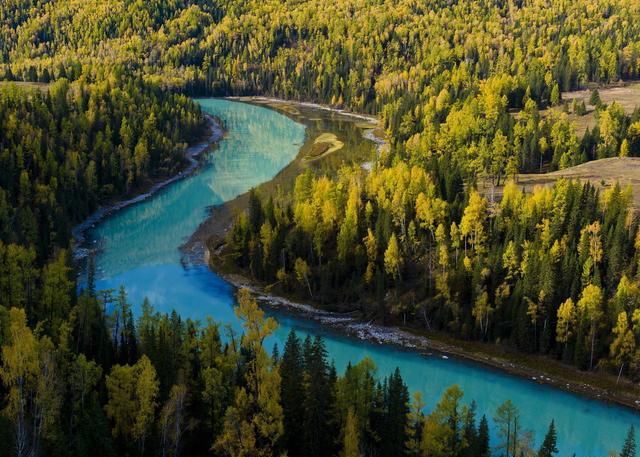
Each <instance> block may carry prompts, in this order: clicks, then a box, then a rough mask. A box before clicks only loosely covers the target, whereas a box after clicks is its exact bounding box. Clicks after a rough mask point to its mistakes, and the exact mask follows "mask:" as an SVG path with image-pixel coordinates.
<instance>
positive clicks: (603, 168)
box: [479, 157, 640, 211]
mask: <svg viewBox="0 0 640 457" xmlns="http://www.w3.org/2000/svg"><path fill="white" fill-rule="evenodd" d="M561 178H566V179H576V180H580V181H589V182H590V183H591V184H593V185H594V186H596V187H597V188H598V189H600V190H602V189H605V188H607V187H610V186H612V185H614V184H615V183H616V182H618V183H620V185H621V186H622V187H626V186H631V189H632V190H633V207H634V209H635V210H636V211H638V210H640V157H623V158H620V157H612V158H608V159H600V160H592V161H591V162H586V163H583V164H580V165H576V166H575V167H570V168H565V169H564V170H558V171H554V172H551V173H542V174H539V173H532V174H520V175H518V181H517V184H518V186H520V187H521V188H523V189H524V190H525V192H531V191H532V190H533V188H534V187H536V186H552V185H553V184H554V183H555V182H556V181H557V180H559V179H561ZM479 187H480V189H479V190H480V191H481V192H482V193H483V194H484V195H485V196H486V197H487V198H489V199H491V196H492V188H491V185H490V183H489V182H488V181H486V182H483V183H481V184H480V185H479ZM502 188H503V186H500V187H496V188H495V189H493V198H494V199H495V201H499V200H500V199H501V198H502Z"/></svg>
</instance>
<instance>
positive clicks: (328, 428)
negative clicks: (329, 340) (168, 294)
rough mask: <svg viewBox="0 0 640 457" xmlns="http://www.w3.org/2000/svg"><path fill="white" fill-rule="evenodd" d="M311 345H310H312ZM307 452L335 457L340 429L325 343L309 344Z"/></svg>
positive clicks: (317, 338) (306, 398)
mask: <svg viewBox="0 0 640 457" xmlns="http://www.w3.org/2000/svg"><path fill="white" fill-rule="evenodd" d="M308 342H309V344H308ZM305 365H306V367H305V368H306V370H305V371H306V372H305V399H304V407H305V414H304V421H303V429H304V450H305V454H306V455H307V456H309V457H329V456H332V455H334V454H335V448H336V439H337V438H338V435H339V433H338V431H339V430H338V429H337V427H336V424H337V422H336V418H335V382H334V377H333V376H332V370H331V368H330V367H329V365H328V363H327V351H326V348H325V346H324V341H323V340H322V338H320V337H316V338H315V340H313V342H312V343H311V342H310V340H309V339H308V340H306V341H305Z"/></svg>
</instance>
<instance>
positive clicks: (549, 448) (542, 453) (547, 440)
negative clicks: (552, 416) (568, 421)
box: [538, 420, 558, 457]
mask: <svg viewBox="0 0 640 457" xmlns="http://www.w3.org/2000/svg"><path fill="white" fill-rule="evenodd" d="M557 440H558V438H557V435H556V425H555V423H554V421H553V420H552V421H551V423H550V424H549V430H548V431H547V434H546V436H545V437H544V441H543V442H542V446H540V449H539V450H538V457H553V456H554V455H555V454H557V453H558V447H557Z"/></svg>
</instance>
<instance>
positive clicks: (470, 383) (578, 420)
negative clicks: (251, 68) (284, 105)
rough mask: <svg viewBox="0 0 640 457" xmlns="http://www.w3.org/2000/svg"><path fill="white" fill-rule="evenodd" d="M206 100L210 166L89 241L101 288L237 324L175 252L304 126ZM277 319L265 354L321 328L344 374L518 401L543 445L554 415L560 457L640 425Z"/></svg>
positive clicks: (206, 278) (616, 439) (609, 444)
mask: <svg viewBox="0 0 640 457" xmlns="http://www.w3.org/2000/svg"><path fill="white" fill-rule="evenodd" d="M199 103H200V104H201V105H202V107H203V109H204V110H205V111H206V112H208V113H210V114H212V115H214V116H217V117H219V118H220V119H222V120H223V122H224V124H225V126H226V129H227V131H228V133H227V135H226V136H225V138H224V139H222V140H221V141H220V142H219V144H218V146H217V148H215V150H214V152H210V153H207V154H206V155H205V156H204V157H203V166H202V167H201V168H200V169H199V170H198V171H197V172H196V173H195V174H193V175H192V176H190V177H187V178H185V179H183V180H181V181H178V182H176V183H174V184H172V185H170V186H168V187H167V188H165V189H164V190H162V191H160V192H159V193H157V194H156V195H154V196H153V197H151V198H149V199H147V200H145V201H143V202H140V203H138V204H135V205H133V206H129V207H127V208H125V209H122V210H120V211H118V212H116V213H114V214H113V215H111V216H109V217H107V218H105V219H104V220H103V221H102V222H100V223H99V224H97V225H96V226H95V227H94V228H93V229H92V230H91V232H90V233H88V237H87V238H88V242H89V243H97V245H99V246H101V250H100V253H99V255H98V257H97V258H96V261H95V263H96V286H97V288H98V289H107V288H117V287H119V286H120V285H124V286H125V287H126V289H127V293H128V296H129V301H130V302H131V303H132V304H133V305H134V309H140V305H141V303H142V301H143V299H144V297H148V298H149V300H150V301H151V303H152V304H153V305H154V307H155V308H156V309H157V310H158V311H161V312H170V311H171V310H174V309H175V310H176V311H177V312H178V313H179V314H180V315H181V316H182V317H183V318H188V317H189V318H193V319H200V320H204V319H205V318H206V317H207V316H211V317H212V318H213V319H214V320H216V321H217V322H219V323H223V324H230V325H231V326H232V327H234V328H235V329H236V330H240V328H241V327H240V323H239V321H238V319H237V318H236V317H235V315H234V313H233V305H234V290H233V288H232V287H231V286H230V285H229V284H227V283H226V282H225V281H224V280H223V279H221V278H220V277H218V276H217V275H216V274H214V273H212V272H211V271H210V270H209V269H208V268H207V267H205V266H185V265H184V264H183V263H181V254H180V252H179V250H178V248H179V246H180V245H181V244H182V243H184V241H185V240H186V239H187V238H188V237H189V236H190V235H191V234H192V233H193V232H194V231H195V230H196V228H197V227H198V225H199V224H200V223H201V222H202V221H203V220H204V219H205V218H206V215H207V211H206V209H207V207H208V206H211V205H215V204H219V203H222V202H225V201H227V200H230V199H232V198H234V197H236V196H237V195H239V194H242V193H244V192H246V191H247V190H249V189H250V188H251V187H254V186H256V185H258V184H260V183H262V182H265V181H269V180H270V179H272V178H273V177H274V176H275V175H276V174H277V173H278V172H279V171H280V170H281V169H283V168H284V167H285V166H286V165H287V164H288V163H289V162H290V161H291V160H293V159H294V158H295V157H296V155H297V153H298V150H299V148H300V147H301V145H302V144H303V143H304V140H305V126H304V125H302V124H300V123H297V122H295V121H293V120H292V119H291V118H289V117H287V116H284V115H283V114H281V113H279V112H277V111H274V110H272V109H269V108H265V107H261V106H255V105H251V104H247V103H241V102H234V101H228V100H220V99H202V100H199ZM273 315H274V316H275V317H276V318H277V319H278V321H279V324H280V326H279V328H278V330H277V332H276V334H275V335H274V336H273V337H272V339H271V341H269V342H268V350H270V348H271V345H272V344H273V343H274V342H277V343H278V345H279V347H280V348H282V347H283V342H284V340H285V339H286V336H287V334H288V333H289V331H290V330H291V329H294V330H296V331H297V332H299V334H300V336H304V335H305V334H314V335H315V334H321V335H323V336H324V338H325V341H326V345H327V350H328V353H329V358H330V359H332V360H333V361H334V362H335V365H336V368H337V369H338V371H339V372H342V370H344V368H345V367H346V365H347V363H348V362H350V361H351V362H353V363H356V362H358V361H359V360H361V359H362V358H364V357H370V358H371V359H373V360H374V361H375V363H376V366H377V367H378V375H379V376H380V377H381V376H386V375H387V374H389V373H391V372H392V370H394V369H395V368H396V367H399V368H400V370H401V372H402V376H403V378H404V379H405V381H406V383H407V384H408V386H409V389H410V391H412V392H413V391H417V390H420V391H422V393H423V395H424V399H425V402H426V404H427V408H426V409H427V410H429V409H430V408H431V407H433V405H434V404H435V402H436V401H437V400H438V398H439V397H440V395H441V394H442V393H443V391H444V390H445V389H446V388H447V387H448V386H450V385H452V384H458V385H459V386H460V387H461V388H462V390H463V391H464V393H465V401H469V402H470V401H471V400H475V401H476V402H477V406H478V414H479V415H482V414H486V415H487V418H489V419H490V421H491V418H492V417H493V415H494V412H495V410H496V408H497V407H498V405H500V404H501V403H502V402H503V401H505V400H507V399H511V400H512V401H513V402H514V403H515V404H516V405H517V407H518V409H519V411H520V416H521V423H522V426H523V427H524V428H525V429H529V430H532V431H533V432H534V434H535V443H536V448H537V446H539V444H540V442H541V440H542V438H543V437H544V434H545V432H546V429H547V427H548V425H549V422H550V421H551V420H552V419H555V422H556V428H557V432H558V445H559V449H560V454H559V455H560V456H561V457H566V456H571V455H572V454H574V453H575V455H576V456H578V457H588V456H591V457H604V456H606V455H607V454H608V452H609V451H610V450H612V449H616V450H619V449H620V448H621V447H622V443H623V441H624V437H625V435H626V431H627V428H628V427H629V425H631V424H634V425H635V427H636V430H640V415H639V414H636V413H634V412H632V411H630V410H627V409H625V408H621V407H617V406H611V405H608V404H605V403H601V402H598V401H594V400H589V399H586V398H582V397H579V396H575V395H572V394H569V393H565V392H563V391H559V390H556V389H552V388H550V387H547V386H542V385H539V384H537V383H535V382H533V381H529V380H526V379H520V378H517V377H514V376H510V375H506V374H503V373H499V372H496V371H494V370H489V369H485V368H482V367H480V366H478V365H475V364H470V363H466V362H462V361H458V360H454V359H453V358H450V359H443V358H441V357H440V356H436V355H434V356H424V355H420V354H417V353H413V352H409V351H403V350H401V349H398V348H396V347H390V346H384V345H378V344H372V343H368V342H366V341H361V340H358V339H355V338H350V337H345V336H342V335H339V334H336V333H334V332H332V331H331V330H329V329H326V328H324V327H322V326H320V325H319V324H317V323H314V322H310V321H306V320H304V319H299V318H294V317H291V316H285V315H280V314H277V313H274V314H273ZM494 433H495V431H494ZM492 444H496V437H495V436H492Z"/></svg>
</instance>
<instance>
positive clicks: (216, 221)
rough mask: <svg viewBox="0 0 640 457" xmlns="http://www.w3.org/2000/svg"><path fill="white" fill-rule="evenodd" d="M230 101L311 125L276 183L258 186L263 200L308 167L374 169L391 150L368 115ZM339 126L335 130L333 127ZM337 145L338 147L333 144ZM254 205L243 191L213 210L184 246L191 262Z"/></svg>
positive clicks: (264, 100)
mask: <svg viewBox="0 0 640 457" xmlns="http://www.w3.org/2000/svg"><path fill="white" fill-rule="evenodd" d="M227 99H229V100H233V101H238V102H242V103H248V104H252V105H258V106H265V107H267V108H269V109H273V110H275V111H277V112H279V113H281V114H283V115H285V116H287V117H289V118H290V119H292V120H294V121H296V122H298V123H302V124H304V125H305V126H306V137H305V142H304V144H301V146H300V150H299V152H298V154H297V156H296V158H295V159H294V160H293V161H292V162H291V163H289V164H288V165H287V166H286V167H285V168H284V169H283V170H282V171H280V172H279V173H278V174H277V175H276V176H275V177H274V178H273V179H272V180H270V181H268V182H266V183H264V184H261V185H260V186H258V187H257V188H256V190H257V192H258V193H259V194H260V195H262V197H263V198H267V197H268V196H270V195H274V196H275V194H277V193H279V194H280V195H289V194H290V191H291V190H292V189H293V185H294V183H295V179H296V177H297V176H298V175H300V173H302V172H303V171H304V170H306V169H309V168H310V169H312V170H315V171H316V172H319V173H324V174H331V173H335V172H337V170H338V169H339V168H340V167H341V166H342V165H344V164H345V163H347V164H348V163H353V164H358V165H359V166H362V167H363V168H365V169H366V170H371V168H372V165H373V163H374V161H375V159H376V158H377V157H379V156H380V155H381V154H384V153H385V151H386V150H387V149H388V147H389V143H388V140H387V138H386V135H385V132H384V130H383V129H382V128H381V127H380V122H379V120H378V119H377V118H375V117H373V116H368V115H362V114H357V113H351V112H348V111H344V110H340V109H337V108H332V107H328V106H322V105H318V104H314V103H306V102H291V101H287V100H282V99H276V98H268V97H227ZM332 124H336V125H337V127H336V128H335V129H331V128H330V126H331V125H332ZM328 137H332V138H333V139H334V144H335V143H340V147H339V148H334V149H333V150H331V147H330V146H329V142H324V143H323V144H324V145H327V147H328V149H327V150H323V151H321V152H320V155H319V156H317V153H318V150H317V149H316V148H317V146H318V144H317V142H318V141H327V140H326V139H327V138H328ZM331 146H333V145H331ZM248 202H249V193H244V194H242V195H240V196H238V197H236V198H234V199H232V200H230V201H228V202H225V203H224V204H222V205H217V206H212V207H210V208H209V214H208V216H207V218H206V220H205V221H204V222H203V223H202V224H200V226H199V227H198V229H197V230H196V231H195V232H194V233H193V234H192V235H191V237H190V238H189V240H188V241H187V242H186V243H185V244H184V245H183V246H182V247H181V251H182V254H183V257H184V259H185V261H186V262H189V263H199V262H202V259H203V256H204V253H205V251H206V246H209V245H212V244H213V245H219V244H220V243H223V242H224V239H225V237H226V234H227V233H228V231H229V229H230V228H231V226H232V225H233V222H234V220H235V217H236V216H237V214H238V213H239V212H241V211H243V210H244V209H245V208H247V206H248Z"/></svg>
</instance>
